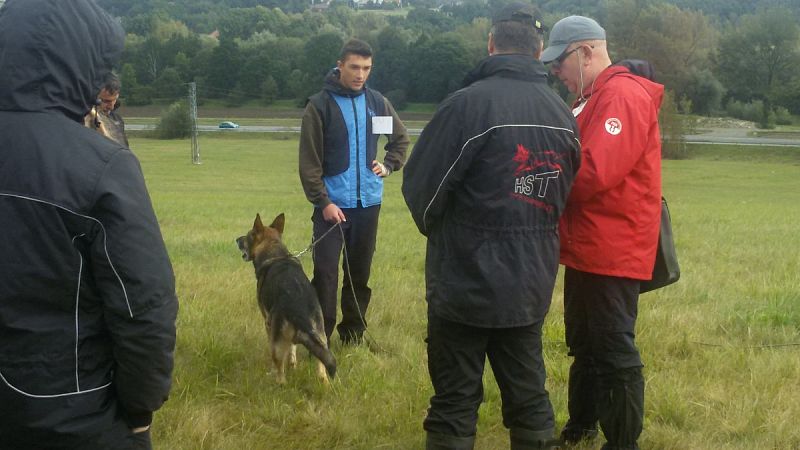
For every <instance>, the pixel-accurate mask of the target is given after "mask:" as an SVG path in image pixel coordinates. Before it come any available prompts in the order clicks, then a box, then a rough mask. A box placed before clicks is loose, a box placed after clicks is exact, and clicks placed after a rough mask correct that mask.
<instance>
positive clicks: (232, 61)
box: [205, 38, 242, 97]
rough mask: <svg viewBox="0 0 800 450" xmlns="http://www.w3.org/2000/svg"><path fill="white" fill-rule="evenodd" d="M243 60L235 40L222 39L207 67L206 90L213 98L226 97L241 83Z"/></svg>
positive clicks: (213, 51) (212, 53)
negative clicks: (240, 75)
mask: <svg viewBox="0 0 800 450" xmlns="http://www.w3.org/2000/svg"><path fill="white" fill-rule="evenodd" d="M241 66H242V58H241V55H240V53H239V46H238V45H237V44H236V42H235V41H234V40H233V39H227V38H222V39H220V42H219V46H218V47H217V48H215V49H214V50H212V52H211V58H210V59H209V61H208V66H207V67H206V71H205V73H206V83H207V86H206V89H208V90H209V91H210V92H209V94H210V95H211V96H212V97H225V96H227V95H228V94H230V93H231V92H232V91H233V90H234V88H235V87H236V85H237V83H238V82H239V69H240V68H241Z"/></svg>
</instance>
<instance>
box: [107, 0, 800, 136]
mask: <svg viewBox="0 0 800 450" xmlns="http://www.w3.org/2000/svg"><path fill="white" fill-rule="evenodd" d="M435 1H436V0H418V1H416V2H413V3H411V6H408V2H403V3H401V4H402V5H403V8H402V9H394V10H389V11H364V10H355V9H353V8H352V7H350V5H349V2H348V1H344V0H341V1H340V0H334V1H333V2H331V3H330V5H329V7H328V8H327V9H325V10H321V11H314V10H312V9H311V8H309V2H307V1H303V2H295V1H282V2H279V1H269V0H223V1H214V2H210V1H206V0H199V1H191V2H190V1H189V0H176V1H166V0H150V1H142V2H129V1H127V0H126V1H123V0H101V1H100V3H101V4H102V5H103V6H104V7H106V8H107V9H108V10H109V11H111V12H112V14H115V15H118V16H120V17H121V20H122V24H123V26H124V27H125V29H126V31H127V33H128V35H127V39H126V45H125V53H124V56H123V61H122V65H121V67H120V69H119V71H120V75H121V78H122V82H123V97H124V99H125V101H126V102H127V103H128V104H132V105H136V104H147V103H150V102H154V101H164V100H171V99H176V98H179V97H182V96H184V95H185V93H186V83H188V82H191V81H194V82H196V83H197V85H198V92H199V96H200V98H201V99H219V100H222V101H224V102H225V103H227V104H229V105H240V104H244V103H246V102H251V101H253V100H255V101H258V102H262V103H263V104H270V103H272V102H274V101H276V100H278V99H294V100H296V101H297V103H298V104H302V103H303V101H304V100H305V98H306V97H307V96H308V95H310V94H312V93H313V92H316V91H317V90H319V89H320V87H321V85H322V79H323V77H324V75H325V74H326V73H327V72H328V71H329V70H330V69H331V68H332V67H334V65H335V63H336V59H337V55H338V51H339V48H340V47H341V45H342V44H343V42H344V41H345V40H346V39H347V38H349V37H358V38H360V39H363V40H365V41H367V42H369V43H370V44H371V45H372V47H373V48H374V50H375V58H374V68H373V73H372V76H371V78H370V85H371V86H372V87H374V88H376V89H378V90H380V91H381V92H383V93H384V94H385V95H386V96H387V97H389V98H390V99H391V100H392V101H393V102H394V103H395V104H396V105H397V107H398V108H399V109H402V108H403V106H404V105H405V104H406V102H438V101H440V100H441V99H443V98H444V97H445V96H446V95H447V94H448V93H450V92H452V91H453V90H455V89H458V88H459V87H460V86H461V82H462V79H463V78H464V75H465V74H466V72H467V71H468V70H469V69H470V68H471V67H472V66H474V64H475V63H477V62H478V61H479V60H480V59H482V58H484V57H485V56H486V36H487V34H488V32H489V29H490V26H491V21H490V19H489V17H490V16H491V12H492V11H493V10H495V9H496V8H498V7H500V6H502V4H503V3H505V2H506V1H508V0H495V1H489V2H488V3H487V2H485V1H482V0H464V1H462V2H458V3H451V4H445V5H439V4H437V3H436V2H435ZM278 3H280V4H278ZM796 3H798V2H793V1H790V0H761V1H760V2H759V1H756V2H753V1H749V2H744V1H740V0H719V1H712V0H703V1H700V0H672V1H665V0H606V1H600V2H597V1H588V0H559V1H555V0H548V1H543V2H540V3H539V6H540V9H541V10H542V11H543V13H544V19H545V23H546V24H547V25H551V26H552V24H553V23H555V21H557V20H558V19H559V18H561V17H564V16H566V15H569V14H582V15H588V16H592V17H595V18H597V19H598V21H600V23H601V24H602V25H603V26H604V27H605V28H606V30H607V32H608V40H609V50H610V52H611V54H612V57H613V58H614V59H616V60H619V59H626V58H638V59H647V60H649V61H651V62H652V63H653V64H654V65H655V67H656V70H657V75H658V79H659V81H661V82H662V83H664V84H665V85H666V86H667V89H668V90H669V91H670V93H671V95H670V98H671V99H673V101H674V103H675V108H676V109H677V110H679V111H680V112H683V113H695V114H704V115H711V114H720V113H722V114H725V113H727V114H728V115H732V116H735V117H740V118H744V119H748V120H755V121H758V122H761V123H762V124H763V125H764V126H769V125H770V124H773V123H775V122H782V121H784V122H785V121H787V120H791V117H790V116H789V113H790V112H791V113H794V114H800V74H798V73H797V71H796V70H795V68H796V67H800V25H798V23H797V22H798V18H800V5H798V4H796ZM394 4H395V3H392V5H394ZM562 94H564V92H563V91H562Z"/></svg>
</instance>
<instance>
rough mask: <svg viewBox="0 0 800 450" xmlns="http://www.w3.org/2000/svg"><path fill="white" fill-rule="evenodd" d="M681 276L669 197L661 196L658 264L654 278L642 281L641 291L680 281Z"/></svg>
mask: <svg viewBox="0 0 800 450" xmlns="http://www.w3.org/2000/svg"><path fill="white" fill-rule="evenodd" d="M680 277H681V268H680V267H679V266H678V253H677V252H676V251H675V241H674V240H673V238H672V221H671V219H670V215H669V208H668V207H667V199H665V198H664V197H661V230H660V231H659V233H658V249H657V250H656V265H655V266H654V267H653V278H652V279H651V280H650V281H642V283H641V284H640V286H639V293H644V292H649V291H652V290H654V289H658V288H662V287H664V286H668V285H670V284H672V283H674V282H676V281H678V279H679V278H680Z"/></svg>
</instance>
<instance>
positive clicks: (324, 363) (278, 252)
mask: <svg viewBox="0 0 800 450" xmlns="http://www.w3.org/2000/svg"><path fill="white" fill-rule="evenodd" d="M284 223H285V218H284V216H283V213H281V214H279V215H278V217H276V218H275V220H274V221H273V222H272V224H271V225H270V226H268V227H265V226H264V225H263V224H262V223H261V216H260V215H258V214H256V220H255V222H254V223H253V228H252V229H251V230H250V231H249V232H248V233H247V234H246V235H245V236H241V237H239V238H238V239H236V243H237V244H238V245H239V250H241V251H242V259H244V260H245V261H253V267H255V270H256V279H257V280H258V285H257V295H258V306H259V308H260V309H261V314H262V315H263V316H264V323H265V325H266V328H267V336H269V342H270V350H271V354H272V362H273V363H274V364H275V370H276V375H277V379H278V383H280V384H284V383H286V370H285V369H286V363H287V362H288V363H289V366H290V367H294V366H295V365H296V364H297V356H296V353H295V352H296V346H295V344H303V345H304V346H305V347H306V348H307V349H308V351H309V352H311V354H312V355H314V356H316V357H317V359H318V360H319V361H318V362H317V376H319V378H320V379H321V380H322V382H323V383H325V384H328V375H330V377H331V378H333V377H334V376H335V375H336V359H335V358H334V357H333V353H331V351H330V350H329V349H328V344H327V339H326V337H325V326H324V322H323V319H322V309H320V306H319V301H318V300H317V293H316V291H315V290H314V288H313V287H312V286H311V282H309V281H308V277H306V274H305V272H304V271H303V266H302V265H300V262H299V261H298V260H297V258H295V257H293V256H292V255H291V254H290V253H289V250H287V249H286V246H284V245H283V242H282V241H281V236H282V235H283V226H284Z"/></svg>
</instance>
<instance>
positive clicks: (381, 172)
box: [372, 160, 392, 178]
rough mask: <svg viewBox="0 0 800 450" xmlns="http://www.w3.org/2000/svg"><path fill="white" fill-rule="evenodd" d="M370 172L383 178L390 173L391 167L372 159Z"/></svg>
mask: <svg viewBox="0 0 800 450" xmlns="http://www.w3.org/2000/svg"><path fill="white" fill-rule="evenodd" d="M372 173H374V174H375V175H377V176H379V177H381V178H384V177H388V176H389V175H390V174H391V173H392V169H390V168H389V167H387V166H386V165H385V164H383V163H380V162H378V161H377V160H375V161H372Z"/></svg>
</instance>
